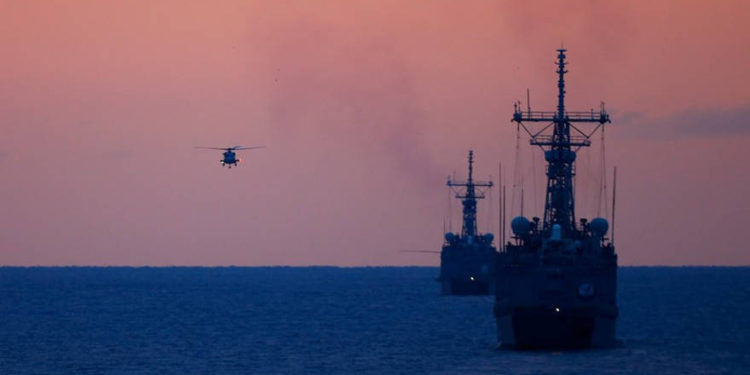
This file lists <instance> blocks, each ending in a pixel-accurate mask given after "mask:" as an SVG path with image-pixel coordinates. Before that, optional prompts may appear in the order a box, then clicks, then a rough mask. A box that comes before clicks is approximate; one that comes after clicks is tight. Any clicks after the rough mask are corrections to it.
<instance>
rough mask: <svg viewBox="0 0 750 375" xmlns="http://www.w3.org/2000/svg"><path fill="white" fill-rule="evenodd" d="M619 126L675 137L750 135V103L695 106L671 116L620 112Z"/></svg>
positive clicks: (636, 133) (626, 131)
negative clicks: (739, 105) (722, 107)
mask: <svg viewBox="0 0 750 375" xmlns="http://www.w3.org/2000/svg"><path fill="white" fill-rule="evenodd" d="M617 117H619V119H618V121H617V126H618V128H620V131H621V134H623V135H624V136H627V137H633V138H642V137H650V138H657V139H675V138H684V137H697V138H720V137H730V136H747V135H750V123H748V118H750V106H748V107H741V108H729V109H719V108H715V109H691V110H686V111H680V112H676V113H674V114H672V115H669V116H662V117H649V116H647V115H645V114H643V113H639V112H625V113H622V114H618V115H617Z"/></svg>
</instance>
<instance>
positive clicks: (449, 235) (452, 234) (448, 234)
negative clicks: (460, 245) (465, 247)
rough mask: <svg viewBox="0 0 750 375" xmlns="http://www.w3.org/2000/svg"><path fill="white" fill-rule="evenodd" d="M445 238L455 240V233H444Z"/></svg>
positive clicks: (450, 240) (449, 240)
mask: <svg viewBox="0 0 750 375" xmlns="http://www.w3.org/2000/svg"><path fill="white" fill-rule="evenodd" d="M445 240H446V241H448V242H455V241H456V235H455V234H454V233H450V232H448V233H446V234H445Z"/></svg>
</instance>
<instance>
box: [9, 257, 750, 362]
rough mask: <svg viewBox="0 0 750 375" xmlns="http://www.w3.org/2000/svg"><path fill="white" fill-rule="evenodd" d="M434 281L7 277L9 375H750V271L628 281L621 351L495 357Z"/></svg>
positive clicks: (473, 303)
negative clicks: (442, 294)
mask: <svg viewBox="0 0 750 375" xmlns="http://www.w3.org/2000/svg"><path fill="white" fill-rule="evenodd" d="M437 274H438V269H437V268H429V267H384V268H333V267H310V268H287V267H270V268H243V267H229V268H86V267H72V268H12V267H3V268H0V374H2V375H6V374H555V375H558V374H680V375H684V374H750V354H749V353H750V268H748V267H743V268H722V267H706V268H695V267H691V268H663V267H621V268H620V271H619V278H618V282H619V290H618V293H619V295H618V303H619V306H620V318H619V321H618V327H617V328H618V331H617V336H618V338H619V340H620V345H619V346H618V347H616V348H613V349H606V350H587V351H570V352H555V351H536V352H519V351H512V350H496V349H495V344H496V332H495V322H494V319H493V317H492V302H493V299H492V297H452V296H441V295H440V293H439V285H438V283H437V282H436V281H435V277H436V276H437Z"/></svg>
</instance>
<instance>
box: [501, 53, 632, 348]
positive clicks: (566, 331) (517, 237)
mask: <svg viewBox="0 0 750 375" xmlns="http://www.w3.org/2000/svg"><path fill="white" fill-rule="evenodd" d="M557 52H558V55H557V74H558V82H557V86H558V105H557V110H556V111H549V112H539V111H531V109H530V108H529V109H528V110H527V111H523V110H522V109H521V107H520V105H518V104H517V105H516V107H515V111H514V113H513V119H512V121H513V122H515V123H516V124H517V126H518V127H519V128H520V129H524V130H525V131H526V132H527V133H528V134H529V136H530V138H531V141H530V144H531V145H534V146H538V147H540V148H541V149H542V150H543V152H544V158H545V161H546V163H547V168H546V175H547V188H546V194H545V205H544V215H543V218H542V219H539V218H538V217H534V218H532V219H531V220H529V219H527V218H525V217H523V216H518V217H515V218H514V219H513V220H512V221H511V229H512V232H513V237H512V241H509V242H508V243H506V244H504V246H503V248H502V249H501V251H500V253H499V254H498V256H497V263H496V272H497V277H496V293H495V297H496V298H495V307H494V315H495V318H496V321H497V329H498V340H499V344H501V345H503V346H512V347H515V348H568V347H591V346H594V347H606V346H611V345H613V344H614V342H615V322H616V319H617V315H618V309H617V303H616V289H617V280H616V277H617V275H616V272H617V255H616V254H615V250H614V245H613V243H612V241H611V240H610V239H609V238H608V237H607V231H608V229H609V223H608V222H607V220H606V219H604V218H595V219H593V220H591V221H588V220H586V219H580V220H579V221H576V211H575V207H576V206H575V195H574V177H575V161H576V152H577V151H578V150H579V149H581V148H582V147H588V146H590V145H591V135H593V134H594V132H596V131H597V130H598V129H600V128H601V127H602V126H603V125H604V124H606V123H609V122H610V118H609V114H607V112H606V111H605V110H604V107H603V105H602V108H601V109H600V110H599V111H594V110H591V111H585V112H572V111H567V110H566V108H565V73H567V70H566V68H565V66H566V64H567V63H566V62H565V58H566V54H565V52H566V50H565V49H559V50H557ZM532 122H536V123H547V124H548V125H546V126H544V127H543V128H542V129H541V130H539V131H538V132H533V131H531V130H530V129H529V128H528V127H527V126H526V125H525V123H532ZM576 123H589V124H593V125H594V129H593V130H590V129H589V132H585V131H583V130H581V129H579V128H578V127H576V126H575V124H576Z"/></svg>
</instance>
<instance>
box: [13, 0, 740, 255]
mask: <svg viewBox="0 0 750 375" xmlns="http://www.w3.org/2000/svg"><path fill="white" fill-rule="evenodd" d="M527 3H530V2H519V1H496V2H490V1H413V2H404V1H385V2H383V1H372V2H369V1H315V2H305V1H257V2H247V1H228V0H227V1H220V2H205V1H195V2H188V1H149V2H132V1H108V2H103V1H93V0H92V1H75V2H71V1H4V2H2V3H0V48H1V49H2V51H3V57H2V59H0V95H1V96H2V97H1V98H0V127H1V128H2V133H1V134H2V135H0V176H2V181H3V182H2V183H1V184H0V197H2V208H3V210H2V214H0V264H3V265H278V264H283V265H311V264H332V265H342V266H351V265H411V264H416V265H437V264H438V263H439V259H438V257H437V256H436V255H435V256H433V255H430V254H409V253H399V252H398V250H399V249H433V250H439V248H440V246H441V244H442V231H443V227H442V226H443V219H444V218H445V217H446V215H447V211H448V199H447V195H448V193H447V190H446V187H445V186H444V183H445V177H446V176H447V175H449V174H451V173H453V172H454V171H455V172H456V173H457V175H458V176H459V177H462V176H463V175H464V174H465V163H466V153H467V151H468V150H469V149H474V150H475V153H476V159H477V165H476V169H477V174H478V175H479V176H480V177H482V176H485V178H486V177H488V176H490V175H492V176H493V178H496V177H497V165H498V162H502V163H503V165H504V169H505V171H506V173H505V183H507V184H510V183H511V180H510V174H511V167H512V166H513V162H514V157H513V156H514V149H515V128H514V127H513V126H512V125H511V124H510V122H509V119H510V117H511V114H512V109H513V106H512V103H513V101H515V100H518V99H523V98H524V97H525V92H526V88H529V89H530V90H531V96H532V106H533V108H535V109H538V110H543V109H554V105H555V100H556V98H555V90H556V86H555V85H556V83H555V73H554V69H555V67H554V65H553V62H554V58H555V49H557V48H559V47H560V45H561V44H563V45H564V46H565V47H566V48H568V50H569V54H568V56H569V62H570V65H569V71H570V73H569V74H568V75H567V76H566V78H567V88H568V90H567V92H568V106H569V108H570V109H573V110H575V109H580V110H587V109H589V108H592V107H597V106H598V105H599V102H600V101H605V102H606V103H607V108H608V109H609V111H610V113H611V114H612V119H613V124H612V125H611V126H610V127H609V128H608V131H607V139H608V142H607V162H608V164H609V165H610V166H612V165H617V166H618V191H617V197H618V201H617V223H616V224H617V228H616V236H617V243H616V245H617V252H618V253H619V255H620V264H624V265H652V264H659V265H662V264H663V265H682V264H689V265H713V264H716V265H748V264H750V251H748V245H747V243H748V240H747V239H746V238H745V236H744V234H745V232H744V231H743V227H744V225H745V224H746V219H747V217H750V197H749V196H748V186H750V174H749V173H748V167H747V165H748V163H750V149H749V148H748V147H747V146H746V143H747V142H748V141H749V140H750V122H749V121H748V118H750V73H748V69H747V68H748V66H750V30H748V29H749V28H750V26H748V23H747V16H748V15H750V6H749V5H747V4H750V3H747V2H746V1H716V2H707V1H683V0H680V1H631V2H603V1H573V2H550V3H549V4H544V2H536V1H535V2H533V5H529V4H527ZM597 142H598V138H597ZM236 144H242V145H258V144H261V145H266V146H267V148H266V149H262V150H253V151H246V152H244V153H243V154H242V155H240V157H241V158H242V159H243V163H242V164H241V165H240V167H239V168H237V169H234V168H233V169H231V170H227V169H223V168H221V167H220V166H219V164H218V163H217V161H218V159H219V157H220V153H219V152H212V151H204V150H195V149H194V148H193V146H223V145H236ZM598 146H599V145H598V143H596V142H595V144H594V147H593V148H592V149H591V150H590V151H589V152H590V156H589V157H586V156H584V155H581V156H580V157H579V160H581V161H582V163H581V165H579V185H578V187H579V195H578V202H579V210H578V213H579V216H581V215H582V216H588V217H591V216H592V215H593V214H595V212H594V209H593V208H592V207H593V206H594V204H592V203H591V199H590V197H591V194H590V193H588V191H590V190H591V189H593V188H594V186H595V183H593V182H592V181H593V177H591V176H592V175H595V174H596V173H598V171H597V170H596V168H593V169H592V170H590V171H588V172H587V171H585V170H584V165H583V164H584V163H586V161H587V160H588V164H595V163H594V162H591V160H595V158H596V157H598V153H599V147H598ZM521 147H522V154H523V158H525V160H524V164H525V167H526V169H529V168H531V167H532V166H534V167H535V168H536V170H537V172H541V171H542V168H541V165H540V164H539V163H538V162H536V164H534V163H532V162H531V155H532V151H531V149H530V148H529V146H528V145H527V143H526V141H525V140H524V141H523V143H522V145H521ZM533 152H536V153H537V156H538V154H539V151H536V150H535V151H533ZM589 169H591V168H589ZM586 173H588V174H586ZM525 176H526V177H525V182H524V184H525V185H524V189H525V192H526V197H527V201H526V205H525V207H526V211H527V212H526V213H527V215H534V214H535V213H534V212H530V211H533V207H534V205H535V203H534V198H536V200H537V202H536V205H537V207H538V208H539V209H541V203H539V201H540V200H541V199H542V196H541V195H542V192H543V187H544V180H543V176H541V174H540V175H539V176H538V177H537V183H536V187H535V186H534V184H533V180H534V179H533V177H532V176H531V174H530V173H529V172H526V175H525ZM584 176H586V178H585V179H584ZM535 189H536V191H537V192H538V194H537V196H536V197H534V195H533V194H529V193H528V192H529V191H534V190H535ZM480 207H481V209H480V215H479V220H480V221H479V227H480V229H481V230H483V231H486V230H488V229H489V230H491V231H493V232H496V231H497V217H496V215H494V212H495V211H496V210H497V194H496V193H495V194H494V200H493V202H492V206H490V202H489V201H484V202H481V203H480ZM490 207H491V209H490ZM452 208H453V210H454V212H453V214H454V215H453V221H454V226H455V225H456V223H457V221H458V218H459V212H458V208H459V203H458V201H455V202H453V204H452ZM491 213H492V214H491ZM536 214H537V215H541V212H537V213H536ZM454 229H457V228H454Z"/></svg>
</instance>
